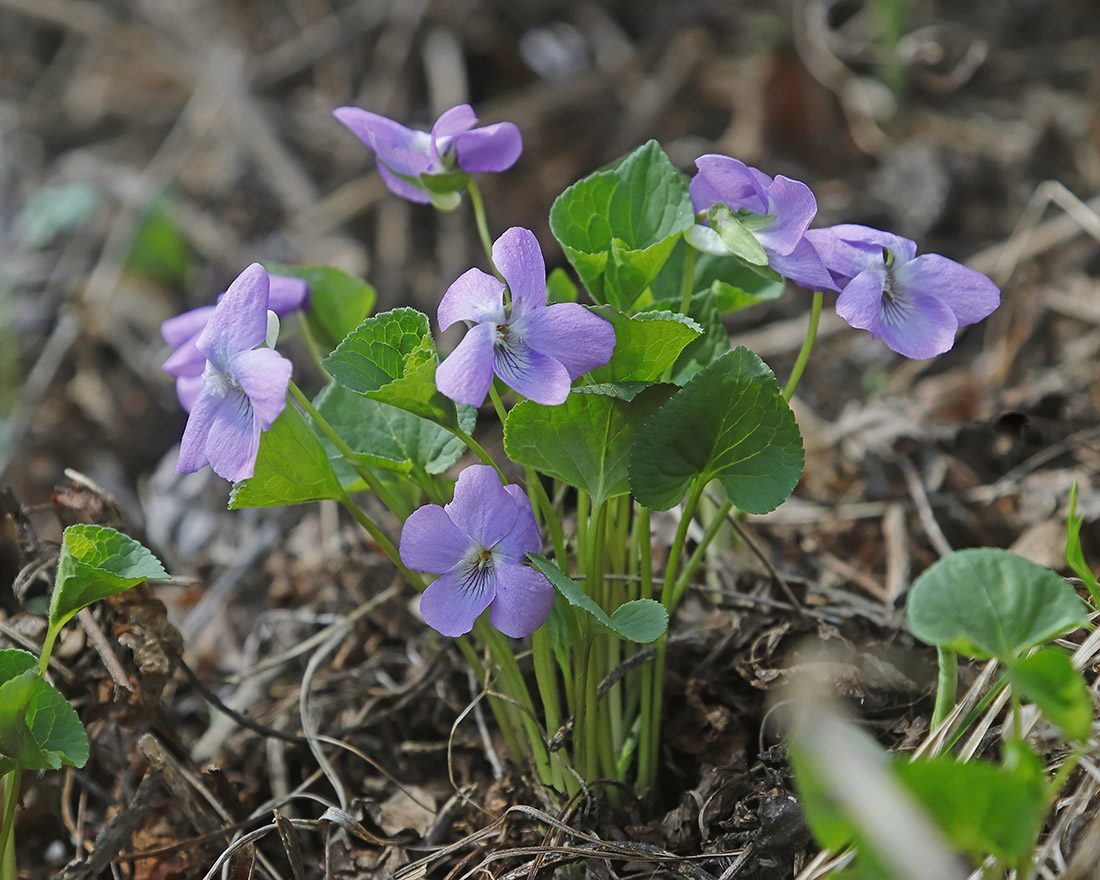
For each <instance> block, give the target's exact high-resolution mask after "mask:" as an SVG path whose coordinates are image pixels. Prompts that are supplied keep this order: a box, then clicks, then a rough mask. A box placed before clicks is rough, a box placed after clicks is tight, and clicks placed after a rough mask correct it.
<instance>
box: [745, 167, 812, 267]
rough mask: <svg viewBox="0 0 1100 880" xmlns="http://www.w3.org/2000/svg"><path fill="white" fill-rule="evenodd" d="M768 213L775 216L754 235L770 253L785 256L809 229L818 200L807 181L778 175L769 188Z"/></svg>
mask: <svg viewBox="0 0 1100 880" xmlns="http://www.w3.org/2000/svg"><path fill="white" fill-rule="evenodd" d="M767 213H768V214H772V215H774V216H775V219H774V220H773V221H772V222H771V223H770V224H768V226H767V227H766V228H764V229H761V230H759V231H758V232H757V233H756V238H757V240H758V241H759V242H760V244H762V245H763V246H764V247H765V248H766V249H767V250H768V251H769V252H774V253H776V254H781V255H784V256H785V255H786V254H789V253H791V251H793V250H794V249H795V246H796V245H798V243H799V242H800V241H802V236H803V235H804V234H805V232H806V230H807V229H809V227H810V221H811V220H813V219H814V215H815V214H817V199H815V198H814V194H813V193H812V192H811V191H810V188H809V187H808V186H806V184H804V183H800V182H799V181H797V180H791V179H790V178H789V177H783V176H782V175H779V176H777V177H776V178H775V180H773V181H772V185H771V186H770V187H768V210H767Z"/></svg>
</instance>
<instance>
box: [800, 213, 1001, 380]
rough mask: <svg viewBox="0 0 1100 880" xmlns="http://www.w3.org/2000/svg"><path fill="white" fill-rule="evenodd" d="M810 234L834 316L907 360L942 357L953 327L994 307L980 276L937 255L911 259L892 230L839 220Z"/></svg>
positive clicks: (996, 300) (905, 242)
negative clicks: (829, 286)
mask: <svg viewBox="0 0 1100 880" xmlns="http://www.w3.org/2000/svg"><path fill="white" fill-rule="evenodd" d="M809 238H811V240H812V241H813V242H814V246H815V247H816V249H817V251H818V252H819V253H820V254H821V257H822V258H823V259H824V261H825V265H826V266H827V267H828V268H829V271H830V272H831V273H832V276H833V278H834V280H835V282H836V287H837V288H838V289H839V290H840V291H841V294H840V296H839V297H838V298H837V301H836V311H837V314H838V315H840V317H842V318H843V319H844V320H845V321H847V322H848V323H849V324H851V325H852V326H853V327H856V328H858V329H860V330H870V331H871V335H872V336H873V337H875V338H877V337H879V336H881V337H882V341H883V342H885V343H886V344H887V345H888V346H890V348H892V349H893V350H894V351H896V352H897V353H898V354H903V355H905V356H906V357H910V358H917V359H923V358H930V357H935V356H936V355H938V354H943V353H944V352H945V351H947V350H948V349H950V348H951V347H952V346H953V345H954V344H955V334H956V332H957V331H958V329H959V328H960V327H965V326H966V325H967V324H974V323H976V322H978V321H980V320H982V319H983V318H985V317H987V316H988V315H989V314H990V313H991V312H992V311H993V310H994V309H996V308H997V306H998V305H1000V301H1001V292H1000V290H998V289H997V286H996V285H995V284H994V283H993V282H992V281H990V280H989V279H988V278H986V276H985V275H982V274H981V273H980V272H976V271H974V270H973V269H968V268H967V267H966V266H964V265H962V264H961V263H956V262H955V261H954V260H949V259H947V257H941V256H940V255H939V254H921V255H920V256H916V253H917V246H916V244H915V243H914V242H912V241H910V240H909V239H907V238H902V237H901V236H899V235H893V234H891V233H889V232H882V231H880V230H878V229H871V228H869V227H867V226H856V225H852V224H845V225H841V226H831V227H829V228H827V229H820V230H812V231H811V232H810V233H809Z"/></svg>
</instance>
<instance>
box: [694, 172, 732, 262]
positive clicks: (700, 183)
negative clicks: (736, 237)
mask: <svg viewBox="0 0 1100 880" xmlns="http://www.w3.org/2000/svg"><path fill="white" fill-rule="evenodd" d="M688 195H690V196H691V207H692V210H693V211H695V213H696V214H702V213H703V212H704V211H707V210H709V209H710V206H711V205H713V204H714V203H715V202H720V201H722V198H721V196H719V194H718V190H716V189H715V188H714V187H713V186H711V183H710V181H709V180H707V178H706V177H705V176H703V174H701V173H700V174H696V175H695V176H694V177H693V178H692V179H691V183H689V184H688ZM705 228H709V227H705ZM715 235H717V233H715ZM728 252H729V251H728V249H727V253H728Z"/></svg>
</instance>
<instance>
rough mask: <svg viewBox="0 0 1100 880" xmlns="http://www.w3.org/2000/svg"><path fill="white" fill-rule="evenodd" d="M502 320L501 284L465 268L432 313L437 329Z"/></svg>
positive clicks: (502, 298) (494, 279)
mask: <svg viewBox="0 0 1100 880" xmlns="http://www.w3.org/2000/svg"><path fill="white" fill-rule="evenodd" d="M504 317H505V316H504V285H503V284H502V283H501V282H500V280H499V279H497V278H494V277H493V276H492V275H489V274H487V273H485V272H482V271H481V270H480V269H467V270H466V271H465V272H463V273H462V274H461V275H459V276H458V278H456V279H455V280H454V282H453V283H452V284H451V286H450V287H448V288H447V292H446V293H445V294H443V299H441V300H440V301H439V309H438V311H437V312H436V318H437V320H438V321H439V329H440V330H446V329H447V328H448V327H450V326H451V325H452V324H454V323H455V322H456V321H470V322H471V323H473V324H482V323H486V322H489V323H493V324H503V323H504ZM479 402H480V401H479Z"/></svg>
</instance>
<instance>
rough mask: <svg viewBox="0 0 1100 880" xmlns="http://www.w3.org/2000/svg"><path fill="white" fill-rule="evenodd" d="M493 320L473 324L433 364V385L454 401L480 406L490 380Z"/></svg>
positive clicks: (494, 326)
mask: <svg viewBox="0 0 1100 880" xmlns="http://www.w3.org/2000/svg"><path fill="white" fill-rule="evenodd" d="M495 333H496V325H495V324H489V323H486V324H477V325H476V326H474V327H471V328H470V329H469V331H467V333H466V335H465V336H464V337H462V341H461V342H459V343H458V345H457V346H455V349H454V351H452V352H451V353H450V354H449V355H447V357H446V358H445V359H444V360H443V363H441V364H440V365H439V366H438V367H436V368H435V387H436V388H438V389H439V391H440V393H441V394H444V395H446V396H447V397H449V398H450V399H451V400H453V401H455V402H456V403H468V404H469V405H470V406H480V405H481V404H482V403H483V402H484V400H485V395H486V394H488V393H489V386H490V385H492V384H493V336H494V335H495Z"/></svg>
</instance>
